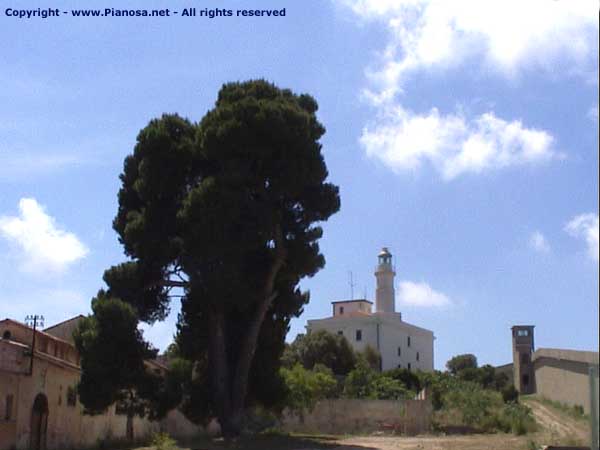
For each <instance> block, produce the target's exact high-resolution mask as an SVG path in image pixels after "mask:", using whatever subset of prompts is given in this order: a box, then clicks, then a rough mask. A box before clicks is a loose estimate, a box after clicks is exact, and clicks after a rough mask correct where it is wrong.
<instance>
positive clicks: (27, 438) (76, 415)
mask: <svg viewBox="0 0 600 450" xmlns="http://www.w3.org/2000/svg"><path fill="white" fill-rule="evenodd" d="M82 318H83V316H77V317H74V318H72V319H69V320H67V321H65V322H62V323H60V324H57V325H55V326H52V327H50V328H46V329H45V330H44V331H40V330H36V332H35V345H33V338H34V330H33V329H32V328H30V327H28V326H27V325H25V324H23V323H20V322H17V321H15V320H11V319H5V320H2V321H0V450H13V449H16V450H46V449H47V450H53V449H61V450H63V449H69V448H88V447H92V446H96V445H97V444H98V442H99V441H110V440H117V439H124V438H125V437H126V436H127V417H126V416H124V415H119V414H116V411H115V406H114V405H113V406H112V407H110V408H109V409H108V410H107V411H106V413H105V414H102V415H96V416H89V415H84V414H83V406H82V405H81V404H80V402H79V399H78V397H77V390H76V387H77V383H78V382H79V377H80V366H79V354H78V352H77V349H76V348H75V346H74V342H73V331H74V330H75V329H76V327H77V324H78V323H79V321H80V320H81V319H82ZM32 347H34V348H33V352H32ZM147 366H148V369H149V370H156V371H164V370H166V367H164V366H162V365H161V364H159V363H157V362H155V361H148V362H147ZM129 425H130V426H131V427H132V428H130V431H131V430H133V431H134V435H135V436H137V437H143V436H147V435H149V434H150V433H152V432H155V431H160V430H168V431H170V432H173V431H174V434H178V435H183V436H184V435H186V434H194V433H197V432H198V428H197V427H195V426H194V425H192V424H191V423H190V422H188V421H187V420H186V419H185V418H184V417H183V416H182V415H181V414H180V413H178V412H177V411H173V412H171V413H170V415H169V417H167V418H166V419H165V420H164V421H162V422H150V421H148V420H145V419H140V418H135V419H134V421H133V423H132V422H130V424H129Z"/></svg>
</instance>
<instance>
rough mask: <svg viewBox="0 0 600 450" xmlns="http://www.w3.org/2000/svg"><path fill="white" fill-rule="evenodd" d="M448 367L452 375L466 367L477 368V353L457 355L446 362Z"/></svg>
mask: <svg viewBox="0 0 600 450" xmlns="http://www.w3.org/2000/svg"><path fill="white" fill-rule="evenodd" d="M446 368H447V369H448V370H449V371H450V373H451V374H452V375H456V374H457V373H458V372H460V371H461V370H464V369H476V368H477V358H476V357H475V355H472V354H470V353H466V354H463V355H457V356H455V357H453V358H452V359H450V360H449V361H448V362H447V363H446Z"/></svg>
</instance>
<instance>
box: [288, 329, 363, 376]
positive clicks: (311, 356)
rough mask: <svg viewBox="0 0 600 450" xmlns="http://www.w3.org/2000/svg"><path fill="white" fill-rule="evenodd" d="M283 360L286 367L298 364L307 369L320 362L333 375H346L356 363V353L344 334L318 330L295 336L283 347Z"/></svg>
mask: <svg viewBox="0 0 600 450" xmlns="http://www.w3.org/2000/svg"><path fill="white" fill-rule="evenodd" d="M283 362H284V364H285V366H286V367H288V368H292V367H294V365H295V364H300V365H302V366H303V367H304V368H305V369H308V370H312V369H313V368H314V367H315V365H316V364H322V365H324V366H325V367H328V368H329V369H331V370H332V372H333V373H334V374H335V375H346V374H348V372H350V371H351V370H352V369H354V366H355V365H356V354H355V352H354V350H353V349H352V347H351V346H350V344H349V343H348V341H347V340H346V338H345V337H344V336H342V335H338V334H332V333H329V332H328V331H326V330H318V331H313V332H311V333H309V334H306V335H304V334H299V335H298V336H296V339H295V340H294V342H292V343H291V344H290V345H289V346H287V348H286V349H285V352H284V354H283Z"/></svg>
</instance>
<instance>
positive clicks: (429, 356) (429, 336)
mask: <svg viewBox="0 0 600 450" xmlns="http://www.w3.org/2000/svg"><path fill="white" fill-rule="evenodd" d="M395 274H396V273H395V270H394V266H393V264H392V254H391V253H390V252H389V251H388V249H387V248H384V249H383V250H382V251H381V252H380V253H379V255H378V264H377V267H376V269H375V277H376V281H377V288H376V294H375V311H373V310H372V309H373V303H372V302H370V301H368V300H366V299H358V300H355V299H352V300H345V301H335V302H332V303H331V304H332V315H331V317H327V318H324V319H317V320H309V321H308V324H307V326H306V328H307V332H308V333H310V332H312V331H317V330H326V331H329V332H330V333H333V334H342V335H344V336H345V337H346V339H347V340H348V342H349V343H350V344H351V345H352V347H353V348H354V349H355V350H357V351H363V350H364V349H365V348H366V347H367V346H370V347H372V348H373V349H376V350H377V351H378V352H379V353H380V354H381V366H382V367H381V368H382V370H388V369H394V368H397V367H401V368H405V369H410V370H422V371H427V372H428V371H432V370H433V341H434V336H433V332H432V331H430V330H427V329H425V328H420V327H417V326H415V325H411V324H409V323H407V322H404V321H403V320H402V314H401V313H398V312H396V311H395V294H394V276H395Z"/></svg>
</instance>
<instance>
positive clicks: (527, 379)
mask: <svg viewBox="0 0 600 450" xmlns="http://www.w3.org/2000/svg"><path fill="white" fill-rule="evenodd" d="M523 386H529V375H523Z"/></svg>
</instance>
